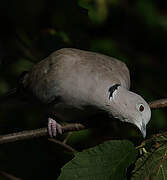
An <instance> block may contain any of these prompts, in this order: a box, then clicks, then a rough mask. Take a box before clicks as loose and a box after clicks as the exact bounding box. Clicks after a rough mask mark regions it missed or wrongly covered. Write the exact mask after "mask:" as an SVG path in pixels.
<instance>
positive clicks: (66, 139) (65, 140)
mask: <svg viewBox="0 0 167 180" xmlns="http://www.w3.org/2000/svg"><path fill="white" fill-rule="evenodd" d="M71 135H72V132H68V134H67V136H66V137H65V139H64V140H63V143H64V144H66V143H67V141H68V139H69V138H70V136H71Z"/></svg>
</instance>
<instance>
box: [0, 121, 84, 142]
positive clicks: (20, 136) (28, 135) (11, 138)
mask: <svg viewBox="0 0 167 180" xmlns="http://www.w3.org/2000/svg"><path fill="white" fill-rule="evenodd" d="M82 129H85V126H84V125H82V124H68V125H65V126H63V127H62V130H63V132H69V131H79V130H82ZM47 135H48V130H47V128H41V129H35V130H26V131H21V132H17V133H11V134H7V135H2V136H0V144H4V143H9V142H15V141H21V140H25V139H32V138H37V137H42V136H47Z"/></svg>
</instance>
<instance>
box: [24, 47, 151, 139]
mask: <svg viewBox="0 0 167 180" xmlns="http://www.w3.org/2000/svg"><path fill="white" fill-rule="evenodd" d="M21 85H22V87H23V88H24V89H25V90H26V91H27V92H29V93H30V94H31V95H32V96H33V97H36V98H37V99H38V100H39V101H40V102H42V103H44V104H45V105H48V106H49V107H51V108H52V109H53V114H55V116H56V115H57V114H59V115H60V116H64V115H66V113H65V111H64V110H67V109H68V111H70V112H72V114H75V112H77V110H79V112H82V113H83V114H87V113H88V115H89V114H91V113H92V114H93V113H98V112H99V111H100V110H102V111H105V112H106V113H108V114H109V115H110V116H111V117H114V118H116V119H119V120H120V121H122V122H128V123H131V124H133V125H135V126H137V127H138V128H139V130H140V131H141V133H142V135H143V137H144V138H145V136H146V125H147V123H148V122H149V120H150V118H151V110H150V107H149V105H148V103H147V102H146V101H145V100H144V99H143V98H142V97H141V96H140V95H138V94H136V93H134V92H131V91H130V90H129V89H130V74H129V70H128V68H127V66H126V65H125V63H123V62H121V61H120V60H117V59H116V58H113V57H110V56H106V55H103V54H100V53H96V52H90V51H85V50H79V49H73V48H62V49H60V50H57V51H55V52H53V53H52V54H51V55H49V56H48V57H47V58H45V59H43V60H42V61H40V62H39V63H37V64H35V65H34V66H33V67H32V69H31V70H30V71H29V72H27V73H25V74H24V76H23V77H22V81H21ZM86 107H89V108H86ZM88 109H89V111H87V110H88ZM63 113H64V114H63ZM67 114H68V113H67ZM67 118H68V117H67ZM48 132H49V135H50V136H51V137H53V136H56V134H57V133H60V134H61V133H62V126H61V125H60V124H59V123H58V122H57V121H55V119H54V118H51V117H49V118H48Z"/></svg>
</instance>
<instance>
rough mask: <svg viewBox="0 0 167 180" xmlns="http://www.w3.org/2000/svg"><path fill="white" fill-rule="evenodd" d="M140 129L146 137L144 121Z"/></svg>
mask: <svg viewBox="0 0 167 180" xmlns="http://www.w3.org/2000/svg"><path fill="white" fill-rule="evenodd" d="M139 129H140V131H141V133H142V135H143V138H145V137H146V125H145V124H144V123H143V122H142V125H141V127H140V128H139Z"/></svg>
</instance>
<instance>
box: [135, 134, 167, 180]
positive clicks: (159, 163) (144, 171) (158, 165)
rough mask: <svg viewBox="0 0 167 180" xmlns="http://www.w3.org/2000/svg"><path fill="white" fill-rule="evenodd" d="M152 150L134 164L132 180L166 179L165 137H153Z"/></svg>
mask: <svg viewBox="0 0 167 180" xmlns="http://www.w3.org/2000/svg"><path fill="white" fill-rule="evenodd" d="M153 141H155V142H156V143H155V144H154V146H153V148H152V149H151V151H150V152H147V153H145V154H144V155H143V156H142V157H141V158H139V159H138V160H137V162H136V165H135V169H134V171H133V176H132V180H141V179H146V178H147V179H155V180H159V179H161V180H165V179H166V177H167V137H166V136H160V137H157V136H155V137H154V139H153Z"/></svg>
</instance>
